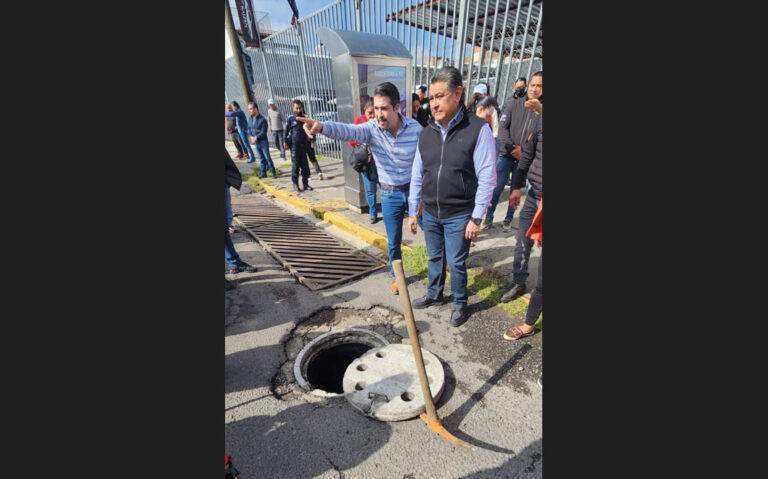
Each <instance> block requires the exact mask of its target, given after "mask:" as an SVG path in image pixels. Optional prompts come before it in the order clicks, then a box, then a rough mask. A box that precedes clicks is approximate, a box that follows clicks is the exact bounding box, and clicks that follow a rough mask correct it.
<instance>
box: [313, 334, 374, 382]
mask: <svg viewBox="0 0 768 479" xmlns="http://www.w3.org/2000/svg"><path fill="white" fill-rule="evenodd" d="M369 349H371V347H370V346H368V345H365V344H360V343H343V344H340V345H338V346H334V347H331V348H328V349H324V350H322V351H320V352H318V353H317V355H316V356H315V357H314V358H312V359H311V360H310V362H309V364H307V382H308V383H309V384H311V385H312V387H314V388H316V389H321V390H323V391H326V392H329V393H340V394H341V393H343V392H344V386H343V384H342V383H343V380H344V373H345V372H346V370H347V366H349V365H350V364H351V363H352V361H354V360H355V359H357V358H359V357H360V356H362V355H363V353H365V352H366V351H368V350H369ZM358 368H359V366H358Z"/></svg>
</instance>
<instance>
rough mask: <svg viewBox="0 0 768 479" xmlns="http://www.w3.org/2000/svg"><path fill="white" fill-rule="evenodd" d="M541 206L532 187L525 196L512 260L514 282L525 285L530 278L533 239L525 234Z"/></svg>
mask: <svg viewBox="0 0 768 479" xmlns="http://www.w3.org/2000/svg"><path fill="white" fill-rule="evenodd" d="M538 208H539V201H538V200H536V199H535V198H534V197H533V196H531V191H530V188H529V189H528V193H527V194H526V197H525V203H524V204H523V208H522V209H521V210H520V224H519V225H518V227H517V244H516V245H515V259H514V261H513V262H512V282H513V283H515V284H519V285H521V286H525V280H526V279H528V261H529V260H530V258H531V248H532V247H533V240H532V239H531V238H529V237H527V236H526V235H525V233H526V232H527V231H528V228H530V227H531V223H533V217H534V216H535V215H536V210H537V209H538Z"/></svg>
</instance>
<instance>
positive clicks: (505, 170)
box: [485, 155, 517, 221]
mask: <svg viewBox="0 0 768 479" xmlns="http://www.w3.org/2000/svg"><path fill="white" fill-rule="evenodd" d="M516 168H517V160H516V159H514V158H512V157H509V158H507V157H505V156H502V155H499V157H498V158H497V159H496V188H494V189H493V195H491V203H490V204H489V205H488V210H487V211H486V212H485V218H486V219H488V220H492V219H493V213H494V211H496V205H497V204H498V203H499V197H500V196H501V192H502V191H503V190H504V187H505V186H507V180H509V175H512V174H514V173H515V169H516ZM507 201H509V200H507ZM514 215H515V209H514V208H512V207H509V208H508V209H507V214H506V216H504V219H505V220H509V221H512V217H513V216H514Z"/></svg>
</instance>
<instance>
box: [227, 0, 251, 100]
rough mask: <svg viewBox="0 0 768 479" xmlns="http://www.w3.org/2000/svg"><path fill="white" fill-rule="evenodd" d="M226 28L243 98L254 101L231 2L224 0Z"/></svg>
mask: <svg viewBox="0 0 768 479" xmlns="http://www.w3.org/2000/svg"><path fill="white" fill-rule="evenodd" d="M224 26H225V27H226V29H227V35H228V36H229V43H230V45H231V46H232V52H233V53H234V55H235V65H236V66H237V74H238V75H237V76H238V77H240V87H241V88H242V89H243V96H244V97H245V101H246V103H247V102H249V101H253V92H252V91H251V85H250V84H249V82H248V77H247V75H246V72H245V65H244V64H243V51H242V50H241V49H240V40H239V39H238V38H237V33H236V32H235V26H234V21H233V20H232V10H230V8H229V0H224Z"/></svg>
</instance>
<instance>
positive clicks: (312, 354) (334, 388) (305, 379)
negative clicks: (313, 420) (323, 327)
mask: <svg viewBox="0 0 768 479" xmlns="http://www.w3.org/2000/svg"><path fill="white" fill-rule="evenodd" d="M388 344H389V342H388V341H387V340H386V339H385V338H384V336H382V335H380V334H377V333H374V332H373V331H367V330H365V329H359V328H349V329H342V330H337V331H330V332H327V333H325V334H322V335H320V336H318V337H316V338H315V339H314V340H312V341H311V342H310V343H309V344H307V345H306V346H304V348H303V349H302V350H301V351H300V352H299V355H298V356H296V361H295V362H294V364H293V375H294V377H295V378H296V381H297V382H298V383H299V386H301V387H302V388H303V389H304V390H306V391H308V392H309V393H310V394H314V395H317V396H341V395H343V394H344V386H343V380H344V373H345V372H346V370H347V367H348V366H349V365H350V364H351V363H352V362H353V361H354V360H355V359H358V358H359V357H361V356H362V355H363V354H365V353H366V352H367V351H368V350H370V349H373V348H378V347H381V346H386V345H388Z"/></svg>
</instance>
